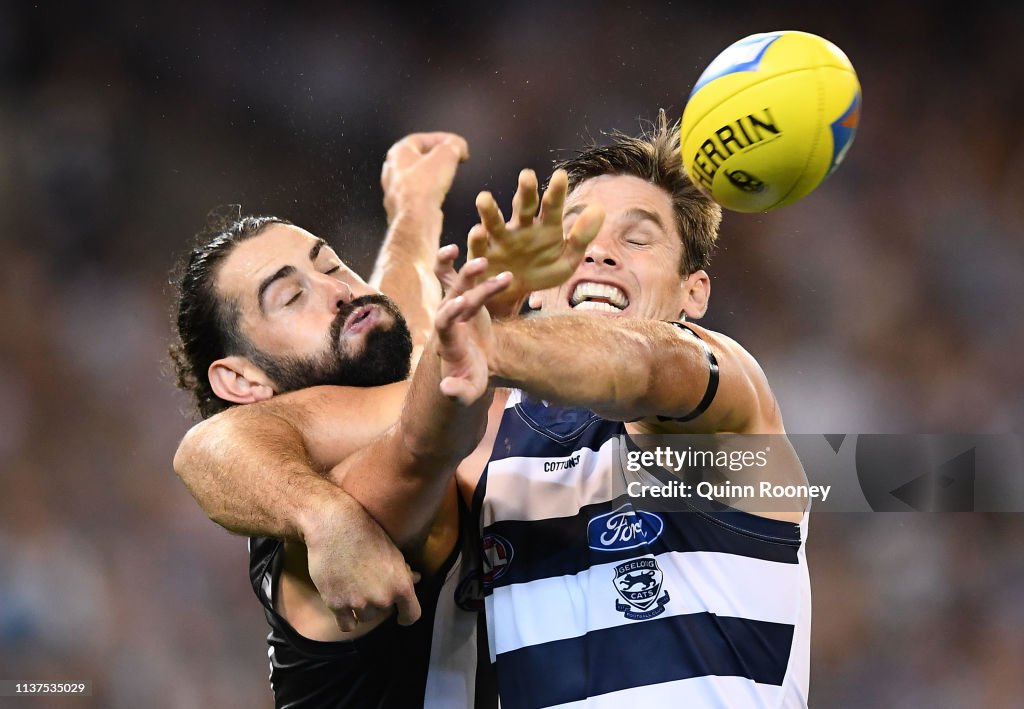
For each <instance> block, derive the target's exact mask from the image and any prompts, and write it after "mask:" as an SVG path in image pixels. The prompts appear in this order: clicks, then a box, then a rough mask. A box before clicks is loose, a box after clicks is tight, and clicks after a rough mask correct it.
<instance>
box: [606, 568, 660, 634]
mask: <svg viewBox="0 0 1024 709" xmlns="http://www.w3.org/2000/svg"><path fill="white" fill-rule="evenodd" d="M663 578H664V574H662V573H661V569H659V568H658V562H657V561H655V560H654V559H652V558H650V557H645V558H642V559H632V560H630V561H626V562H623V563H621V564H619V565H618V566H616V567H615V581H614V583H615V590H616V591H618V592H619V595H620V596H621V597H622V598H623V599H624V600H625V601H626V602H625V603H620V602H619V601H618V600H616V601H615V610H617V611H619V612H620V613H622V614H623V615H625V616H626V617H627V618H629V619H630V620H647V619H649V618H654V617H655V616H659V615H661V614H662V613H664V612H665V604H666V603H668V601H669V597H668V591H665V593H663V594H662V595H661V597H660V598H659V597H658V594H659V593H660V592H661V582H662V579H663Z"/></svg>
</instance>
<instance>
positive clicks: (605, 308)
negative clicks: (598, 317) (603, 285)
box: [572, 300, 619, 313]
mask: <svg viewBox="0 0 1024 709" xmlns="http://www.w3.org/2000/svg"><path fill="white" fill-rule="evenodd" d="M572 309H573V310H598V311H600V312H602V313H617V312H619V309H618V308H616V307H615V306H614V305H609V304H608V303H601V302H599V301H596V300H584V301H583V302H582V303H579V304H578V305H574V306H572Z"/></svg>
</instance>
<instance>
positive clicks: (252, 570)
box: [249, 502, 497, 709]
mask: <svg viewBox="0 0 1024 709" xmlns="http://www.w3.org/2000/svg"><path fill="white" fill-rule="evenodd" d="M466 516H467V515H466V514H465V512H464V508H463V507H462V505H461V502H460V517H461V518H462V521H463V523H465V522H466V521H467V520H466ZM460 526H463V525H460ZM474 536H475V535H472V534H466V533H462V532H461V531H460V535H459V539H460V543H459V544H457V545H456V547H455V549H453V550H452V553H451V554H450V555H449V557H448V558H447V559H446V560H445V563H444V564H443V565H442V566H441V568H440V569H439V570H438V572H437V573H435V574H433V575H432V576H431V577H429V578H427V577H425V578H423V579H422V580H421V581H420V583H418V584H417V585H416V596H417V598H418V600H419V603H420V606H421V608H422V610H423V615H422V617H421V618H420V619H419V620H418V621H417V622H416V623H414V624H412V625H411V626H401V625H398V623H397V621H396V619H395V617H394V616H392V617H391V618H389V619H388V620H387V621H385V622H384V623H382V624H381V625H379V626H378V627H376V628H374V629H373V630H372V631H370V632H369V633H368V634H366V635H364V636H362V637H359V638H356V639H354V640H348V641H335V642H323V641H317V640H311V639H309V638H306V637H304V636H302V635H301V634H299V633H298V632H297V631H296V630H295V629H294V628H292V627H291V625H290V624H289V623H288V621H286V620H285V619H284V618H282V617H281V616H280V615H279V614H278V613H277V612H276V611H275V610H274V593H275V592H276V591H277V582H278V579H279V577H280V569H281V563H282V561H283V557H284V553H283V550H284V544H283V543H282V542H281V541H279V540H277V539H269V538H266V537H253V538H251V539H250V541H249V577H250V581H251V582H252V587H253V590H254V591H255V592H256V596H257V597H258V598H259V599H260V603H261V604H262V605H263V611H264V614H265V615H266V618H267V622H268V623H269V624H270V633H269V634H268V635H267V644H268V645H269V652H268V655H269V658H270V684H271V688H272V689H273V692H274V703H275V706H276V707H279V708H280V709H314V708H315V709H328V708H330V709H342V708H344V709H355V708H359V709H363V708H364V707H365V708H367V709H371V708H372V709H412V708H414V707H434V706H437V707H445V709H448V708H451V709H457V708H458V707H495V706H497V695H496V690H495V688H494V685H493V679H492V678H490V676H489V673H490V663H489V662H488V661H487V659H486V650H484V651H483V652H484V653H485V654H484V660H483V662H478V648H477V637H478V632H477V626H478V623H479V624H480V627H481V632H480V633H479V635H480V636H481V637H486V635H485V634H484V632H483V631H482V628H483V626H482V613H479V612H477V608H474V607H473V606H472V604H471V603H469V602H462V601H459V600H457V598H456V594H457V590H458V591H459V592H460V593H461V592H462V589H463V588H465V587H467V586H468V585H470V582H472V579H471V578H469V577H468V576H467V574H468V573H470V569H469V568H468V567H470V566H476V565H475V564H470V563H465V564H464V563H463V558H464V556H466V557H467V558H468V557H470V555H471V554H472V551H470V549H472V545H470V547H469V549H463V548H462V547H463V546H464V545H463V542H464V541H466V540H467V538H472V537H474ZM460 581H462V582H464V583H460ZM462 595H463V596H464V595H465V593H462ZM478 666H479V669H480V672H481V677H480V678H479V679H478V677H477V671H478Z"/></svg>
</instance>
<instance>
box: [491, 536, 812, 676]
mask: <svg viewBox="0 0 1024 709" xmlns="http://www.w3.org/2000/svg"><path fill="white" fill-rule="evenodd" d="M648 558H649V557H648ZM654 558H655V559H657V561H658V566H659V567H660V568H661V571H662V573H663V574H664V580H663V582H662V588H663V589H667V590H669V591H670V596H671V600H670V602H669V603H668V604H667V605H666V606H665V612H664V613H663V614H662V615H659V616H658V618H670V617H672V616H677V615H687V614H689V613H703V612H710V613H714V614H715V615H720V616H732V617H736V618H746V619H749V620H763V621H768V622H771V623H785V624H787V625H793V624H794V623H796V622H797V621H798V616H799V611H800V598H799V597H798V595H797V594H795V593H794V594H792V595H785V594H780V593H766V592H765V589H778V588H787V589H790V588H791V589H796V588H798V587H799V586H800V583H801V578H802V577H804V576H805V574H804V571H803V570H802V569H801V568H800V566H799V565H798V564H780V563H778V562H774V561H765V560H763V559H753V558H750V557H746V556H738V555H735V554H720V553H717V552H666V553H664V554H659V555H657V556H655V557H654ZM621 563H622V560H619V561H617V562H614V563H609V564H599V565H595V566H592V567H590V568H589V569H586V570H584V571H581V572H580V573H578V574H576V575H575V576H557V577H553V578H546V579H539V580H537V581H531V582H529V583H518V584H512V585H509V586H500V587H498V588H495V589H494V591H493V593H492V594H491V595H490V596H488V597H487V613H488V617H490V618H514V619H515V622H514V623H496V624H495V625H497V626H498V627H497V630H496V632H495V634H494V637H492V638H490V640H491V644H490V650H491V659H492V660H493V659H494V657H495V655H496V654H497V653H503V652H510V651H512V650H518V649H519V648H521V647H526V646H528V645H539V644H541V643H546V642H550V641H552V640H564V639H566V638H575V637H580V636H582V635H585V634H586V633H587V632H589V631H594V630H601V629H604V628H612V627H615V626H618V625H623V615H622V613H621V612H619V611H617V610H615V603H616V601H618V602H620V603H621V602H622V599H621V598H620V597H619V595H618V592H617V591H616V590H615V583H614V579H615V567H616V566H617V565H619V564H621ZM736 579H742V580H743V581H742V582H740V583H737V582H736ZM629 622H643V621H629Z"/></svg>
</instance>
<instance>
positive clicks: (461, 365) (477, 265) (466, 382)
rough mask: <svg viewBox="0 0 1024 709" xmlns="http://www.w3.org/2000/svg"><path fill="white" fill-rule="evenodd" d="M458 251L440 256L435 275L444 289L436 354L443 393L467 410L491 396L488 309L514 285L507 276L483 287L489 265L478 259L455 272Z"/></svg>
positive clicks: (448, 248) (491, 343)
mask: <svg viewBox="0 0 1024 709" xmlns="http://www.w3.org/2000/svg"><path fill="white" fill-rule="evenodd" d="M458 255H459V249H458V247H457V246H454V245H449V246H445V247H443V248H442V249H440V250H439V251H438V252H437V262H436V264H435V273H436V274H437V277H438V280H439V281H441V284H442V285H443V286H444V289H445V298H444V301H443V302H442V303H441V307H440V308H439V309H438V311H437V316H436V318H435V320H434V329H435V330H436V331H437V353H438V356H439V357H440V359H441V393H442V394H444V395H445V396H447V397H450V398H452V399H455V400H456V401H458V402H459V403H460V404H462V405H463V406H469V405H471V404H473V403H474V402H476V401H477V400H478V399H479V398H480V397H482V396H483V395H484V393H485V392H486V391H487V386H488V378H489V374H490V372H489V370H488V355H489V354H490V352H491V350H492V349H493V346H494V338H493V335H492V333H491V319H490V317H489V316H488V314H487V310H486V309H485V308H484V306H485V305H487V304H488V303H489V302H491V301H492V300H493V299H494V298H495V297H496V296H497V295H498V294H500V293H501V292H502V291H504V290H506V289H507V288H508V286H509V284H510V283H511V282H512V274H510V273H508V272H502V273H499V274H497V275H495V276H492V277H490V278H487V279H486V280H483V281H482V282H481V279H482V278H483V277H484V274H485V272H486V271H487V266H488V260H487V259H486V258H475V259H472V260H470V261H467V262H466V264H465V265H464V266H463V267H462V269H461V270H460V271H458V272H456V271H455V266H454V264H455V259H456V258H457V257H458Z"/></svg>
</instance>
